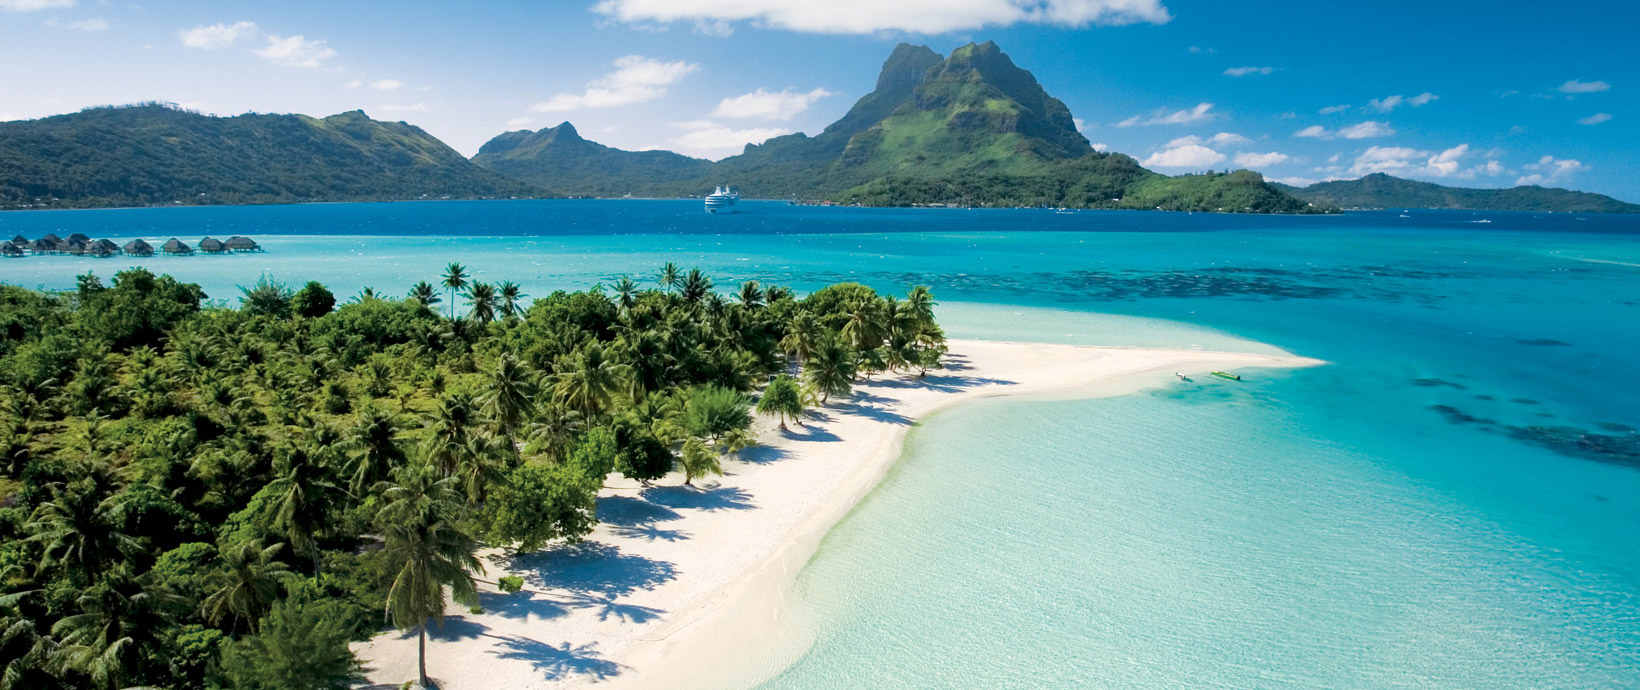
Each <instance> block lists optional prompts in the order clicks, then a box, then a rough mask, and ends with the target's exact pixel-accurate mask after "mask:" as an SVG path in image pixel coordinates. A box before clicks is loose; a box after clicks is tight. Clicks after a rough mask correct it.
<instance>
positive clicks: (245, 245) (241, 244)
mask: <svg viewBox="0 0 1640 690" xmlns="http://www.w3.org/2000/svg"><path fill="white" fill-rule="evenodd" d="M227 244H228V248H229V249H232V250H234V251H236V252H259V251H262V247H260V246H258V245H257V244H256V243H255V242H253V241H251V238H249V237H241V236H239V235H234V236H233V237H229V238H228V242H227Z"/></svg>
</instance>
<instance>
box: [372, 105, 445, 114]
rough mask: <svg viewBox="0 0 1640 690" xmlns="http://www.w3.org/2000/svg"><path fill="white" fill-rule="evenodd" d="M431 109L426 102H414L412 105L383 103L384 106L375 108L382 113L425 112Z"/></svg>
mask: <svg viewBox="0 0 1640 690" xmlns="http://www.w3.org/2000/svg"><path fill="white" fill-rule="evenodd" d="M432 109H433V107H432V106H430V105H427V104H426V103H416V104H414V105H391V104H390V105H384V106H381V107H379V108H377V110H380V111H382V112H384V113H425V112H427V111H429V110H432Z"/></svg>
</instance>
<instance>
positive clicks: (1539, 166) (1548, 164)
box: [1515, 156, 1589, 185]
mask: <svg viewBox="0 0 1640 690" xmlns="http://www.w3.org/2000/svg"><path fill="white" fill-rule="evenodd" d="M1524 167H1525V168H1526V169H1527V170H1536V171H1537V172H1534V173H1532V174H1530V175H1525V176H1522V177H1520V178H1519V179H1516V180H1515V184H1516V185H1523V184H1535V185H1544V184H1558V183H1559V182H1561V181H1562V180H1565V179H1566V178H1568V177H1571V176H1572V175H1573V174H1575V173H1578V172H1581V171H1584V170H1588V169H1589V166H1586V165H1584V164H1583V163H1582V162H1580V161H1576V160H1572V159H1570V158H1555V157H1554V156H1544V157H1542V158H1539V159H1538V162H1536V163H1528V164H1527V165H1525V166H1524Z"/></svg>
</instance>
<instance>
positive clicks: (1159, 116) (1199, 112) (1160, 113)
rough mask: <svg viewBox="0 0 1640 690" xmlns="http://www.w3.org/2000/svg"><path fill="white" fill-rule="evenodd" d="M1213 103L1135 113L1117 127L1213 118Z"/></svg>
mask: <svg viewBox="0 0 1640 690" xmlns="http://www.w3.org/2000/svg"><path fill="white" fill-rule="evenodd" d="M1213 116H1214V113H1213V104H1212V103H1197V104H1196V107H1194V108H1189V109H1186V110H1174V111H1171V112H1170V111H1168V109H1167V108H1158V109H1156V111H1155V112H1152V113H1151V114H1150V115H1134V116H1133V117H1130V118H1128V119H1126V120H1123V121H1121V122H1118V123H1116V126H1117V127H1132V126H1134V125H1187V124H1190V123H1192V122H1201V121H1203V120H1211V119H1213Z"/></svg>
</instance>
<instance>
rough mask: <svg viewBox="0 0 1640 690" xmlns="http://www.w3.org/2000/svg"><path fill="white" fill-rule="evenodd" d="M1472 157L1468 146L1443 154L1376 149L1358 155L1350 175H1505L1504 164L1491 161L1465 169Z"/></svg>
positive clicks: (1472, 176)
mask: <svg viewBox="0 0 1640 690" xmlns="http://www.w3.org/2000/svg"><path fill="white" fill-rule="evenodd" d="M1469 156H1470V150H1469V145H1468V144H1458V145H1457V146H1454V147H1452V148H1449V149H1444V150H1441V151H1420V150H1418V149H1413V148H1407V147H1402V146H1373V147H1370V148H1368V149H1367V150H1366V151H1365V152H1363V153H1362V154H1361V155H1359V156H1357V157H1356V159H1355V162H1354V164H1352V165H1351V166H1350V173H1352V174H1355V175H1368V174H1371V173H1380V172H1381V173H1389V174H1392V175H1400V176H1403V177H1458V178H1462V179H1473V178H1475V177H1477V176H1480V175H1487V176H1496V175H1501V174H1503V173H1504V172H1505V169H1504V167H1503V164H1502V163H1499V162H1498V161H1496V160H1489V161H1487V162H1485V163H1482V164H1480V165H1476V166H1473V167H1469V168H1465V167H1463V159H1464V158H1466V157H1469Z"/></svg>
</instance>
